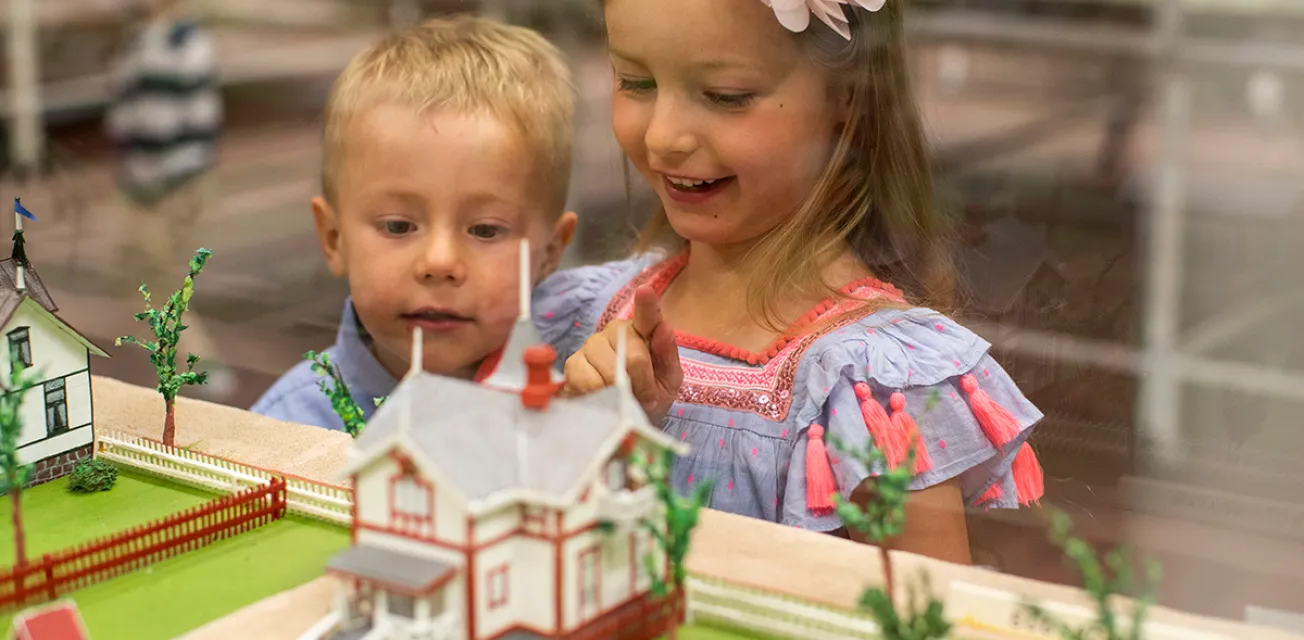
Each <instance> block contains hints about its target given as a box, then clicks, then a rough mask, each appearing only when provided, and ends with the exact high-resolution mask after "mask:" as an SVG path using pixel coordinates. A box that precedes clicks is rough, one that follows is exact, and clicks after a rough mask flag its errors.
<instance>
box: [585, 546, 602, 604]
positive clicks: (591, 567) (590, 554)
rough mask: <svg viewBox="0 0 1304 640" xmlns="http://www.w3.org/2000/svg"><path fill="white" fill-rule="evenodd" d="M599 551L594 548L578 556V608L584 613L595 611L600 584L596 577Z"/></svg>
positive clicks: (598, 578)
mask: <svg viewBox="0 0 1304 640" xmlns="http://www.w3.org/2000/svg"><path fill="white" fill-rule="evenodd" d="M600 551H601V550H600V549H598V548H597V547H594V548H592V549H589V550H588V551H585V552H583V553H581V554H580V607H581V608H583V609H584V610H586V611H592V610H596V608H597V606H598V589H599V588H601V584H602V583H601V582H600V579H601V578H600V576H599V575H598V569H599V566H598V561H599V559H601V557H602V555H601V554H600V553H599V552H600Z"/></svg>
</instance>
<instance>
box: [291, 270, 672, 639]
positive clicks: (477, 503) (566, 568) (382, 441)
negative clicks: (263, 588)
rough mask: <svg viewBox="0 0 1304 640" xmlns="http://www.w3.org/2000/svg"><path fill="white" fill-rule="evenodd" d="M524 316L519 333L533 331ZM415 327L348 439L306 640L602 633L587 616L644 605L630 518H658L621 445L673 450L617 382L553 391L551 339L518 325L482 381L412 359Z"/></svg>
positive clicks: (636, 534)
mask: <svg viewBox="0 0 1304 640" xmlns="http://www.w3.org/2000/svg"><path fill="white" fill-rule="evenodd" d="M523 282H528V280H524V279H523ZM527 295H528V292H527ZM523 297H524V298H526V300H528V297H527V296H523ZM522 308H523V309H528V308H529V307H528V302H523V304H522ZM522 319H523V320H522V321H520V322H518V325H517V331H518V333H522V334H525V335H531V334H532V335H537V333H534V331H535V330H534V328H533V326H531V325H530V324H529V323H530V321H529V318H528V315H527V314H524V313H523V314H522ZM420 336H421V334H420V331H418V332H417V333H416V334H415V336H414V339H413V342H414V347H413V358H412V361H413V362H414V363H417V365H416V366H415V367H414V369H413V370H412V371H411V372H410V373H409V374H408V375H407V376H406V377H405V378H404V379H403V381H402V382H401V383H400V384H399V385H398V387H397V388H396V389H395V391H394V392H393V393H392V394H390V395H389V397H388V399H387V400H386V401H385V403H384V404H383V405H382V406H381V407H380V409H378V410H377V411H376V413H375V415H374V416H373V417H372V419H371V421H370V422H368V424H367V426H366V428H365V429H364V430H363V432H362V434H361V435H360V436H359V437H358V439H357V441H356V449H355V451H354V457H353V459H352V460H351V461H350V463H349V464H348V466H347V468H346V470H345V474H346V475H347V476H348V477H350V478H351V479H352V480H353V486H354V517H353V545H352V546H351V547H350V548H349V549H347V550H345V551H343V552H341V553H340V554H339V555H337V556H336V557H335V558H334V559H332V560H331V561H330V563H329V564H328V566H327V572H328V573H331V574H335V575H337V576H339V577H340V578H341V580H340V591H339V594H338V600H337V604H336V607H335V609H334V611H332V613H331V614H330V616H328V617H327V618H326V619H324V620H322V622H321V623H320V624H319V625H317V626H316V627H315V628H314V629H313V630H310V631H309V632H308V634H306V635H305V636H304V637H305V638H337V639H338V638H351V639H352V638H358V639H361V638H366V639H367V640H373V639H380V638H404V639H407V638H430V639H441V640H489V639H504V640H520V639H526V638H579V637H594V638H597V637H610V635H609V634H608V633H606V632H602V633H601V634H599V635H593V632H594V630H595V629H597V628H599V627H596V626H595V625H600V624H602V623H604V622H610V621H611V620H613V618H614V617H617V616H619V615H621V614H622V612H627V611H629V610H630V607H634V606H641V605H642V604H644V603H645V602H646V599H647V594H648V591H649V589H650V587H651V581H650V579H649V577H648V575H647V572H646V567H647V566H648V562H647V561H648V560H649V557H648V556H649V554H654V555H653V556H652V558H657V559H658V560H657V561H656V562H654V563H653V566H664V562H663V559H661V556H660V555H655V554H659V549H658V548H656V547H655V541H654V539H653V537H652V534H651V532H649V531H647V529H646V528H645V527H644V526H642V524H641V523H643V522H645V521H649V522H660V521H661V518H660V516H659V514H660V513H662V512H661V510H660V503H659V502H658V500H657V498H656V496H655V494H654V493H653V488H652V487H651V486H640V485H639V483H638V482H637V478H631V474H630V460H631V454H632V453H634V452H635V450H636V449H637V448H642V450H643V451H645V452H647V453H649V454H653V455H656V454H659V453H661V452H666V451H673V452H676V453H678V454H683V453H685V452H686V447H685V445H683V444H682V443H680V442H679V441H677V440H674V439H672V438H669V437H667V436H666V435H664V434H663V433H662V432H661V431H660V430H658V429H655V428H653V427H652V425H651V424H650V423H649V422H648V420H647V417H646V415H645V414H644V413H643V411H642V409H641V408H640V407H639V404H638V402H637V400H636V399H635V398H634V396H633V394H632V393H631V392H630V390H629V385H628V382H627V380H625V379H624V377H622V381H621V383H619V384H617V385H616V386H614V387H611V388H608V389H605V390H603V391H601V392H598V393H594V394H590V395H587V396H584V397H580V398H574V399H563V398H556V397H554V393H555V392H556V390H557V389H558V388H559V385H558V383H557V378H556V374H555V371H554V368H553V364H554V362H553V359H554V352H553V350H552V348H551V347H548V346H541V345H537V344H534V345H527V344H526V342H525V341H524V340H520V339H518V338H520V337H521V336H520V335H516V336H514V339H513V340H511V341H509V347H508V348H507V349H506V350H505V352H504V354H503V358H502V361H501V362H502V364H501V365H500V370H499V371H498V372H496V375H495V376H491V377H490V378H489V379H487V380H486V382H485V383H483V384H477V383H474V382H470V381H464V380H458V379H453V378H446V377H442V376H436V375H432V374H428V373H426V372H424V371H421V370H420V369H419V366H420V364H419V363H420V362H421V358H420V357H419V355H418V354H420V353H421V339H420ZM512 345H514V346H512ZM618 359H619V360H620V361H621V362H622V366H621V370H622V371H623V359H624V355H623V353H621V354H620V356H619V357H618ZM513 364H516V367H513V366H512V365H513ZM512 369H516V370H517V371H519V372H520V373H523V374H524V375H523V378H522V377H521V376H519V375H515V374H513V373H512V371H511V370H512ZM497 373H501V374H502V375H497ZM635 475H637V474H635Z"/></svg>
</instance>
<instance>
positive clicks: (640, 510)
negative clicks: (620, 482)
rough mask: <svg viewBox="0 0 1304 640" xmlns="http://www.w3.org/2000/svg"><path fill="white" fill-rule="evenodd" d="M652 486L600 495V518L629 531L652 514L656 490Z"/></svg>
mask: <svg viewBox="0 0 1304 640" xmlns="http://www.w3.org/2000/svg"><path fill="white" fill-rule="evenodd" d="M655 491H656V490H655V488H654V487H651V486H647V487H643V488H641V489H637V490H635V491H624V490H621V491H611V492H605V493H603V494H602V495H600V496H599V497H598V520H600V521H604V522H609V523H611V525H612V526H614V527H615V528H616V529H617V530H621V531H627V530H629V529H632V528H634V527H637V526H638V524H639V522H640V521H641V520H642V519H643V518H646V517H648V516H649V515H651V514H652V511H653V509H654V508H655V507H656V499H657V497H656V492H655Z"/></svg>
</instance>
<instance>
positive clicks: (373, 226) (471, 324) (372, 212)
mask: <svg viewBox="0 0 1304 640" xmlns="http://www.w3.org/2000/svg"><path fill="white" fill-rule="evenodd" d="M341 143H342V146H341V149H340V156H339V157H340V158H342V159H341V161H340V162H339V163H338V165H337V168H336V173H335V175H334V176H333V177H334V184H335V191H336V198H337V200H338V202H336V203H334V206H332V204H331V203H328V202H326V201H325V199H323V198H314V199H313V202H312V207H313V216H314V219H315V221H316V225H317V234H318V236H319V238H320V240H321V244H322V249H323V251H324V252H325V254H326V260H327V263H328V264H329V266H330V269H331V272H332V273H334V274H335V275H336V276H337V277H338V276H347V277H348V279H349V290H350V292H351V295H352V296H353V304H354V307H355V308H356V309H357V313H358V317H359V319H360V320H361V321H362V324H363V326H365V327H366V328H367V331H368V332H369V333H370V334H371V336H372V338H373V341H374V343H373V347H372V348H373V350H374V352H375V354H376V357H377V359H379V360H380V362H381V364H382V365H384V366H385V368H386V369H387V370H389V372H390V373H392V374H394V375H395V376H396V377H398V376H401V375H403V373H404V372H406V370H407V369H408V367H409V360H410V354H411V343H412V330H413V328H414V327H417V326H420V327H422V328H424V329H425V333H424V351H425V358H424V367H425V370H427V371H432V372H435V373H440V374H444V375H456V376H461V377H466V378H469V377H471V376H472V375H473V374H474V372H475V369H476V368H477V367H478V366H479V365H480V363H481V361H483V360H484V359H485V357H486V356H488V355H489V354H490V353H492V352H493V351H495V350H496V349H498V348H500V347H501V346H503V344H504V343H505V342H506V341H507V337H508V334H509V333H510V332H511V328H512V325H513V323H514V322H515V319H516V317H517V315H518V313H519V302H518V300H519V290H520V289H519V273H520V267H519V260H520V244H521V242H520V241H521V239H522V238H528V239H529V241H530V252H531V254H533V255H532V256H531V259H530V265H531V273H532V274H533V277H534V281H535V283H537V282H538V281H539V279H541V278H542V277H543V276H544V275H546V274H547V273H549V272H551V271H552V270H553V269H555V268H556V267H557V264H558V263H559V262H560V260H561V256H562V253H563V251H564V250H565V248H566V245H567V244H568V243H569V242H570V238H571V234H572V233H573V231H574V228H575V214H573V213H566V214H564V215H562V216H561V217H560V218H556V216H554V215H552V214H551V212H550V211H548V206H549V202H551V201H552V200H553V198H552V197H551V194H552V192H551V191H549V189H548V185H547V184H546V183H545V180H546V178H544V177H543V176H542V174H541V172H539V171H537V166H538V163H537V162H534V161H532V156H531V154H530V153H529V151H530V149H529V147H528V146H527V145H526V144H525V143H524V141H523V140H522V139H521V136H519V135H518V134H517V133H516V132H515V131H514V130H513V129H511V128H510V127H507V126H505V125H504V124H502V123H501V122H499V121H498V120H496V119H495V118H493V117H492V116H489V115H463V114H456V113H442V112H439V113H433V114H422V113H420V112H419V111H417V110H416V109H413V108H410V107H405V106H400V105H391V104H380V105H377V106H374V107H371V108H369V109H367V110H365V111H364V112H362V113H359V114H357V115H356V116H355V117H354V118H353V119H352V120H351V121H350V122H349V123H348V124H347V125H346V128H345V130H344V131H343V132H342V139H341ZM554 220H555V222H554ZM532 284H533V283H532Z"/></svg>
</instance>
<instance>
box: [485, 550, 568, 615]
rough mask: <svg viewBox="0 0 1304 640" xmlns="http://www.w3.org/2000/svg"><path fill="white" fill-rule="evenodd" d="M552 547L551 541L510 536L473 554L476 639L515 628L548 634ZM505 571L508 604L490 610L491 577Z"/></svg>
mask: <svg viewBox="0 0 1304 640" xmlns="http://www.w3.org/2000/svg"><path fill="white" fill-rule="evenodd" d="M553 554H554V546H553V543H552V542H551V541H550V540H542V539H539V538H531V537H526V536H520V535H517V536H513V537H511V538H510V539H508V540H506V541H504V542H500V543H498V544H495V545H493V546H491V547H488V548H486V549H481V550H480V551H479V552H478V553H477V554H476V560H475V572H476V594H475V599H476V605H475V606H476V620H478V621H479V622H478V628H477V629H476V632H477V635H479V636H480V637H484V638H492V637H494V635H496V634H497V633H499V632H501V631H503V630H504V629H507V628H509V627H512V626H515V625H524V626H525V627H528V628H530V629H533V630H537V631H541V632H545V633H548V632H551V631H552V629H553V619H554V617H555V602H556V600H555V599H554V595H555V590H556V589H555V587H556V579H555V577H554V576H555V575H556V572H555V568H556V564H555V562H554V559H553V557H554V556H553ZM503 567H506V569H507V574H506V575H507V577H506V580H507V600H506V602H505V603H504V604H503V605H502V606H499V607H496V608H495V607H491V606H490V595H491V589H492V588H493V583H492V577H491V576H492V575H493V573H494V572H495V571H497V570H499V569H501V568H503Z"/></svg>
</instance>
